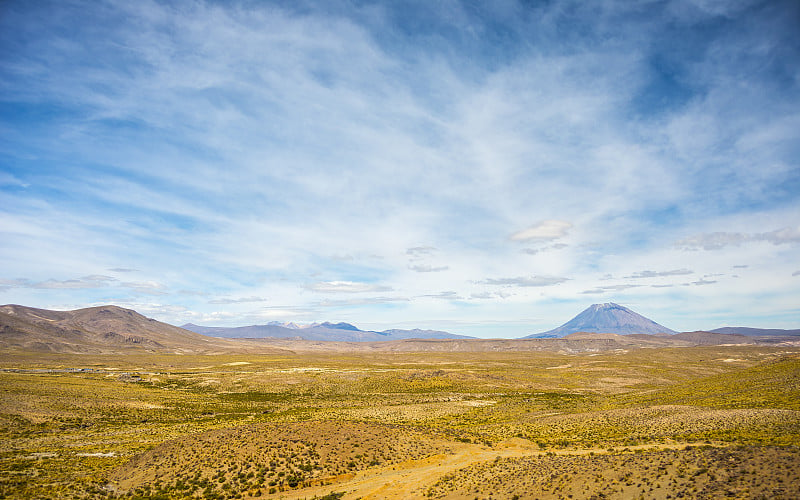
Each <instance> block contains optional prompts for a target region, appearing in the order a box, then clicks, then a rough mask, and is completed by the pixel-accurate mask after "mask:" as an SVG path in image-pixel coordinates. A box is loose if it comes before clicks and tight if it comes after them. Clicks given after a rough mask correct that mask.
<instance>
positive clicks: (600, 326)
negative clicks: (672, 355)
mask: <svg viewBox="0 0 800 500" xmlns="http://www.w3.org/2000/svg"><path fill="white" fill-rule="evenodd" d="M577 332H592V333H617V334H620V335H629V334H633V333H645V334H649V335H655V334H659V333H660V334H673V333H676V332H675V331H674V330H670V329H669V328H667V327H666V326H662V325H659V324H658V323H656V322H655V321H653V320H651V319H648V318H645V317H644V316H642V315H641V314H638V313H635V312H633V311H631V310H630V309H628V308H627V307H623V306H621V305H619V304H614V303H613V302H608V303H606V304H592V305H591V306H589V307H588V308H586V310H584V311H583V312H582V313H580V314H578V315H577V316H575V317H574V318H572V319H571V320H569V321H567V322H566V323H564V324H563V325H561V326H559V327H558V328H554V329H553V330H549V331H546V332H543V333H535V334H533V335H528V336H527V337H523V338H526V339H531V338H548V337H550V338H554V337H564V336H565V335H569V334H571V333H577Z"/></svg>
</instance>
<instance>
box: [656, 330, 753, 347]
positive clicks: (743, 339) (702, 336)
mask: <svg viewBox="0 0 800 500" xmlns="http://www.w3.org/2000/svg"><path fill="white" fill-rule="evenodd" d="M672 338H675V339H679V340H686V341H689V342H691V343H692V344H694V345H723V344H755V343H756V340H755V339H753V338H751V337H747V336H745V335H739V334H731V333H713V332H704V331H697V332H682V333H678V334H676V335H673V336H672Z"/></svg>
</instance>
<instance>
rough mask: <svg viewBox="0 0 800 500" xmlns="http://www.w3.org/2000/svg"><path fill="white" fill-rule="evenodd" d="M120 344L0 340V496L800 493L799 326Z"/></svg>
mask: <svg viewBox="0 0 800 500" xmlns="http://www.w3.org/2000/svg"><path fill="white" fill-rule="evenodd" d="M51 321H55V320H51ZM18 330H19V328H18ZM9 331H10V330H8V329H7V331H6V333H5V335H6V338H8V337H9V335H10V333H9ZM17 333H19V332H17ZM142 335H144V334H142ZM712 338H713V337H712ZM231 342H233V341H231ZM133 344H134V345H133V346H132V347H124V348H118V349H112V348H105V349H104V350H96V349H95V350H93V351H92V352H84V353H75V352H44V351H43V350H38V351H35V350H25V349H20V348H17V347H6V348H4V350H3V351H2V353H1V354H0V368H1V370H0V394H2V397H1V398H0V432H2V436H1V438H2V439H1V442H2V443H3V444H2V450H0V495H2V496H3V497H5V498H117V497H124V498H287V499H288V498H307V499H311V498H329V499H331V498H346V499H349V498H353V499H355V498H397V499H400V498H448V499H461V498H463V499H474V498H479V499H485V498H494V499H499V498H509V499H511V498H518V499H522V498H620V499H621V498H682V497H683V498H719V497H731V498H797V497H798V496H800V448H798V446H800V346H797V345H794V343H792V342H771V343H761V344H759V343H751V344H741V345H731V344H721V345H681V346H675V345H652V344H651V343H648V342H646V341H645V340H641V341H639V342H638V343H637V342H636V341H635V339H629V338H625V339H618V338H614V337H611V338H606V339H603V338H598V339H591V338H582V337H578V338H575V337H573V339H572V340H570V339H559V340H558V342H555V341H551V340H526V341H464V340H460V341H451V340H443V341H437V342H421V341H400V342H387V343H382V344H377V343H370V344H367V343H361V344H359V343H328V344H325V343H315V342H308V341H290V340H281V341H275V342H270V341H260V342H256V341H251V342H245V343H243V344H242V346H244V347H241V348H240V349H239V351H237V352H230V351H226V350H225V349H224V348H222V347H220V346H219V345H215V346H214V349H216V351H214V352H213V353H212V352H186V353H183V354H177V353H175V352H174V350H172V349H167V348H165V349H160V350H159V349H150V350H148V349H143V348H140V347H137V346H141V344H142V342H140V341H136V342H133ZM151 347H152V346H151ZM223 347H224V346H223ZM448 348H449V350H448ZM73 350H74V349H73Z"/></svg>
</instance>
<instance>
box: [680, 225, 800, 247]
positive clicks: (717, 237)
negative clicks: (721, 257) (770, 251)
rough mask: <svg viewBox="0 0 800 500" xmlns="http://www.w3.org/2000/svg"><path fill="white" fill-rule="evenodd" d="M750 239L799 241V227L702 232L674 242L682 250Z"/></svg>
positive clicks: (726, 244) (748, 240)
mask: <svg viewBox="0 0 800 500" xmlns="http://www.w3.org/2000/svg"><path fill="white" fill-rule="evenodd" d="M752 241H768V242H770V243H772V244H773V245H783V244H789V243H798V242H800V228H796V227H784V228H781V229H776V230H774V231H769V232H765V233H750V234H748V233H725V232H714V233H703V234H696V235H694V236H690V237H688V238H685V239H682V240H679V241H677V242H675V246H677V247H678V248H682V249H684V250H699V249H703V250H720V249H722V248H725V247H727V246H739V245H741V244H742V243H746V242H752Z"/></svg>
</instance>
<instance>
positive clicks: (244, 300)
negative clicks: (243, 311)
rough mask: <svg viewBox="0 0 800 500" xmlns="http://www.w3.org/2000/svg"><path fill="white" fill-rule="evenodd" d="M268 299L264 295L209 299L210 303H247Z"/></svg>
mask: <svg viewBox="0 0 800 500" xmlns="http://www.w3.org/2000/svg"><path fill="white" fill-rule="evenodd" d="M266 301H267V299H265V298H263V297H255V296H253V297H242V298H239V299H228V298H221V299H213V300H209V301H208V303H209V304H246V303H249V302H266Z"/></svg>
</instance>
